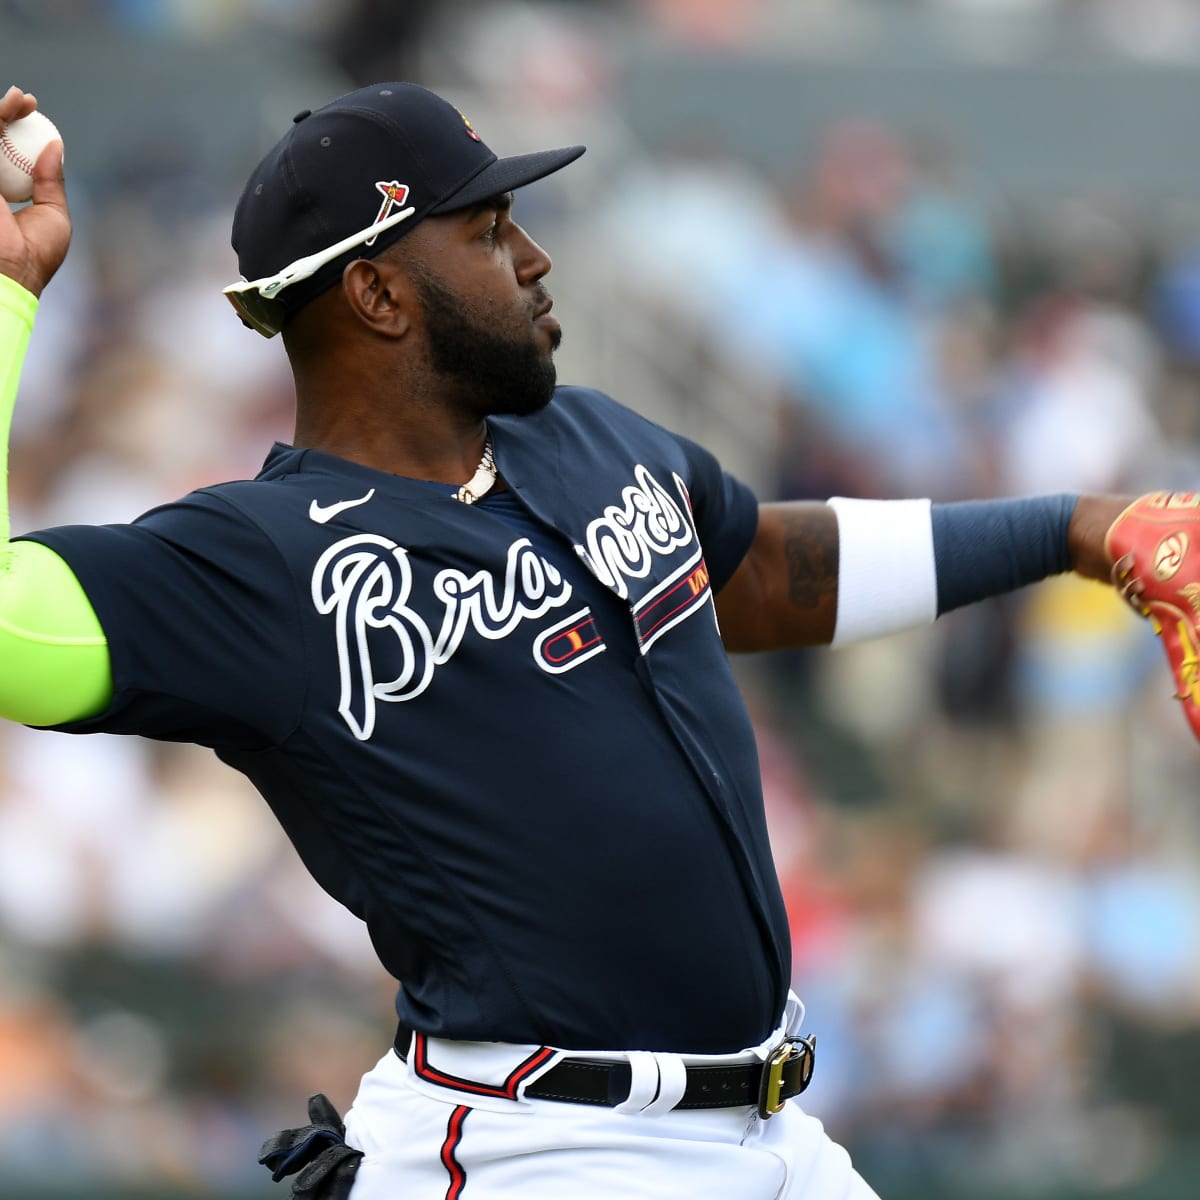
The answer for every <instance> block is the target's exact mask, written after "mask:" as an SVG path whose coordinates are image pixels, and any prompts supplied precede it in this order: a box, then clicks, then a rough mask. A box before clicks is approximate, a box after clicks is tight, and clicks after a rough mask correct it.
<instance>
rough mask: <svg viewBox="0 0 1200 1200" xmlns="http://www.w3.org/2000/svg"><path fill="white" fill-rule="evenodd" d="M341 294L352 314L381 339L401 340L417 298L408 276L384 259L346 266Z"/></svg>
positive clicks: (358, 260) (407, 327)
mask: <svg viewBox="0 0 1200 1200" xmlns="http://www.w3.org/2000/svg"><path fill="white" fill-rule="evenodd" d="M342 294H343V295H344V296H345V297H346V303H347V304H349V306H350V310H351V311H352V312H353V313H354V315H355V316H356V317H358V319H359V320H360V321H361V322H362V323H363V324H364V325H366V326H367V327H368V328H369V329H371V330H373V331H374V332H375V333H379V334H382V335H383V336H384V337H403V336H404V335H405V334H406V333H407V332H408V331H409V328H410V327H411V325H412V314H413V312H414V310H415V305H416V304H417V297H416V295H415V294H414V292H413V289H412V284H411V283H410V282H409V279H408V277H407V275H406V274H405V273H404V272H403V271H402V270H400V269H399V268H398V267H397V266H396V264H394V263H390V262H389V261H388V260H387V258H386V257H380V258H356V259H355V260H354V261H353V262H352V263H348V264H347V266H346V268H345V270H344V271H343V272H342Z"/></svg>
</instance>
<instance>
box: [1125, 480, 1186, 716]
mask: <svg viewBox="0 0 1200 1200" xmlns="http://www.w3.org/2000/svg"><path fill="white" fill-rule="evenodd" d="M1104 546H1105V549H1106V550H1107V551H1108V554H1109V557H1110V558H1111V559H1112V563H1113V583H1114V584H1115V586H1116V587H1117V589H1118V590H1119V591H1120V593H1121V595H1122V596H1123V597H1124V598H1125V600H1127V601H1128V602H1129V604H1131V605H1132V606H1133V607H1134V609H1136V610H1137V611H1138V612H1139V613H1141V614H1142V616H1144V617H1146V618H1148V619H1149V620H1150V622H1151V623H1152V624H1153V626H1154V632H1155V633H1157V634H1158V635H1159V637H1161V638H1162V644H1163V648H1164V649H1165V650H1166V652H1167V661H1168V662H1169V663H1170V664H1171V673H1172V674H1173V675H1174V677H1175V696H1176V699H1178V700H1179V701H1180V702H1181V703H1182V704H1183V712H1184V716H1186V717H1187V720H1188V724H1189V725H1190V726H1191V729H1192V733H1193V734H1195V736H1196V737H1197V738H1198V739H1200V493H1197V492H1153V493H1151V494H1150V495H1147V496H1139V497H1138V499H1137V500H1135V501H1134V502H1133V503H1132V504H1131V505H1130V506H1129V507H1128V508H1127V509H1126V510H1125V511H1124V512H1123V513H1122V514H1121V515H1120V516H1119V517H1118V518H1117V519H1116V520H1115V521H1114V522H1113V523H1112V525H1111V526H1110V527H1109V530H1108V533H1107V534H1106V535H1105V538H1104Z"/></svg>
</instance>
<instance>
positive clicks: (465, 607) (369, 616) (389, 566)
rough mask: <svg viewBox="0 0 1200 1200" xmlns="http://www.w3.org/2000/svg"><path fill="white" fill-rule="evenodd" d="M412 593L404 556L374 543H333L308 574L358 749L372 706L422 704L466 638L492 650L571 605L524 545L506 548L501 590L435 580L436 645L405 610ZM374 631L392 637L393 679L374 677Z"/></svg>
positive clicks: (453, 574)
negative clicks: (328, 621)
mask: <svg viewBox="0 0 1200 1200" xmlns="http://www.w3.org/2000/svg"><path fill="white" fill-rule="evenodd" d="M412 590H413V573H412V566H411V564H410V562H409V556H408V551H407V550H405V549H404V547H402V546H398V545H397V544H396V543H395V542H393V541H391V540H390V539H388V538H385V537H382V536H380V535H379V534H370V533H364V534H357V535H355V536H353V537H348V538H343V539H342V540H341V541H339V542H335V543H334V544H333V545H332V546H330V547H329V549H328V550H326V551H325V553H324V554H322V555H321V557H320V558H319V559H318V560H317V564H316V566H315V567H314V568H313V574H312V599H313V604H314V605H315V606H316V609H317V611H318V612H319V613H321V614H322V615H324V616H328V615H333V616H334V617H335V624H336V628H337V651H338V668H339V672H340V675H341V697H340V700H339V702H338V712H339V713H341V715H342V718H343V719H344V720H345V722H346V724H347V725H348V726H349V727H350V730H351V732H352V733H353V734H354V736H355V737H356V738H358V739H359V740H360V741H366V740H367V739H368V738H370V736H371V735H372V733H374V731H375V715H376V703H377V702H378V701H384V702H386V703H398V702H401V701H404V700H412V699H413V698H414V697H416V696H419V695H420V694H421V693H422V692H423V691H425V689H426V688H427V687H428V686H429V684H430V682H431V681H432V679H433V676H434V671H435V670H436V669H437V667H439V666H441V665H442V664H443V663H446V662H448V661H449V660H450V659H451V658H452V657H453V656H454V654H455V652H456V651H457V650H458V648H459V646H460V645H461V644H462V639H463V636H464V635H465V634H466V632H467V630H468V629H473V630H474V631H475V632H476V633H477V634H479V635H480V636H481V637H484V638H488V639H491V640H493V641H494V640H497V639H499V638H503V637H507V636H508V635H509V634H510V633H511V632H512V631H513V629H515V628H516V627H517V626H518V625H519V624H520V623H521V622H522V621H528V620H532V619H535V618H537V617H540V616H542V615H543V614H544V613H546V612H548V611H549V610H550V609H552V608H558V607H560V606H561V605H564V604H566V603H568V602H569V601H570V599H571V585H570V584H569V583H567V581H566V580H565V579H563V577H562V575H561V573H560V572H559V571H558V570H557V569H556V568H555V567H554V566H552V565H551V564H550V563H548V562H546V560H545V559H544V558H541V557H540V556H539V555H538V554H536V553H535V552H534V550H533V548H532V545H531V543H530V541H529V539H528V538H521V539H520V540H519V541H515V542H513V543H512V545H511V546H509V548H508V554H507V558H506V563H505V570H504V577H503V579H502V580H497V578H496V577H495V576H494V575H493V574H492V573H491V572H489V571H486V570H481V571H477V572H475V573H474V574H473V575H467V574H466V573H465V572H462V571H458V570H454V569H453V568H446V569H445V570H442V571H439V572H438V573H437V575H436V576H435V577H434V580H433V593H434V596H435V598H436V599H437V600H438V601H439V602H440V606H441V614H440V617H441V620H440V627H439V629H438V631H437V634H436V635H435V634H434V632H433V629H432V627H431V625H430V623H429V622H427V621H426V619H425V618H424V617H422V615H421V614H420V613H419V612H418V611H417V610H416V609H415V608H414V607H413V606H412V604H411V603H410V600H411V599H412ZM371 631H380V633H382V634H384V635H386V634H390V635H391V636H392V639H393V643H394V644H393V646H392V649H393V650H394V651H398V652H399V660H400V670H399V672H398V673H397V674H396V675H395V677H394V678H391V679H377V678H376V676H375V669H374V666H373V664H372V661H371V647H370V643H369V638H368V635H369V634H370V633H371ZM389 661H391V659H389Z"/></svg>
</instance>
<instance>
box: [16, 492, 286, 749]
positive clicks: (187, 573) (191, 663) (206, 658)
mask: <svg viewBox="0 0 1200 1200" xmlns="http://www.w3.org/2000/svg"><path fill="white" fill-rule="evenodd" d="M23 536H24V537H25V538H28V539H29V540H32V541H37V542H41V543H42V544H44V545H46V546H49V547H50V549H51V550H53V551H54V552H55V553H57V554H58V555H60V556H61V557H62V558H63V559H65V560H66V562H67V563H68V565H69V566H70V567H71V569H72V571H74V573H75V575H76V576H77V578H78V579H79V581H80V583H81V584H82V585H83V589H84V591H85V592H86V593H87V596H88V599H89V600H90V601H91V603H92V607H93V608H94V609H95V611H96V615H97V617H98V618H99V620H100V625H101V627H102V629H103V630H104V635H105V638H106V640H107V642H108V648H109V656H110V659H111V662H112V673H113V697H112V702H111V703H110V705H109V707H108V709H107V710H106V711H105V712H103V713H101V714H99V715H98V716H95V717H91V718H88V719H86V720H83V721H73V722H70V723H69V724H66V725H62V726H58V727H56V728H59V729H61V730H63V731H65V732H68V733H97V732H105V733H134V734H142V735H144V736H146V737H152V738H159V739H163V740H169V741H188V742H197V743H199V744H200V745H205V746H212V747H222V746H225V747H239V748H244V749H260V748H266V747H268V746H271V745H274V744H276V743H277V742H279V741H282V740H283V739H284V738H286V737H287V735H288V734H289V733H290V732H291V730H292V729H293V728H294V726H295V724H296V722H297V720H298V714H299V707H300V705H301V703H302V701H303V695H304V688H303V678H302V675H303V671H304V665H305V653H304V649H303V643H302V634H301V629H300V621H299V607H298V601H297V598H296V596H295V594H294V586H293V584H292V581H291V576H290V574H289V573H288V571H287V570H286V569H285V567H284V565H283V563H282V560H281V559H280V557H279V553H278V551H277V549H276V547H275V546H274V544H273V543H272V542H271V540H270V539H269V538H268V537H267V536H266V535H265V534H264V533H263V532H262V530H261V529H259V527H258V526H257V525H256V524H255V523H254V522H253V521H251V520H250V519H249V518H248V517H246V516H245V515H243V514H242V513H241V512H240V511H239V510H238V509H237V508H236V507H234V506H233V505H232V504H230V503H228V502H227V501H225V500H223V499H222V498H220V497H219V496H216V495H213V494H212V493H209V492H194V493H192V494H191V495H189V496H187V497H185V498H184V499H182V500H180V501H178V502H176V503H174V504H169V505H165V506H163V507H161V508H156V509H153V510H152V511H150V512H149V513H147V514H145V515H144V516H142V517H140V518H138V520H136V521H134V522H133V523H132V524H129V525H95V526H91V525H77V526H61V527H58V528H54V529H45V530H39V531H37V532H35V533H29V534H25V535H23Z"/></svg>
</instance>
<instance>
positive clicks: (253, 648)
mask: <svg viewBox="0 0 1200 1200" xmlns="http://www.w3.org/2000/svg"><path fill="white" fill-rule="evenodd" d="M490 425H491V429H492V434H493V440H494V444H495V454H496V461H497V465H498V468H499V470H500V473H501V475H502V476H503V478H504V480H505V482H506V483H507V486H508V489H509V491H508V492H505V493H501V494H499V495H496V496H492V497H485V498H484V500H483V501H481V502H480V503H478V504H476V505H471V506H468V505H464V504H461V503H459V502H457V501H456V500H454V499H453V498H452V497H451V492H452V490H453V489H451V488H449V487H445V486H442V485H438V484H431V483H427V482H422V481H418V480H411V479H405V478H400V477H397V476H393V475H390V474H387V473H385V472H381V471H377V470H372V469H370V468H368V467H364V466H361V465H358V464H356V463H352V462H348V461H346V460H343V459H340V458H337V457H334V456H332V455H328V454H324V453H320V452H317V451H312V450H296V449H293V448H291V447H286V446H276V447H275V448H274V450H273V451H272V453H271V455H270V457H269V458H268V459H267V462H266V465H265V467H264V469H263V471H262V473H261V474H260V475H259V476H258V478H257V479H255V480H249V481H240V482H235V483H227V484H222V485H220V486H216V487H211V488H205V489H202V490H200V491H197V492H194V493H192V494H190V495H188V496H186V497H184V498H183V499H182V500H180V501H178V502H177V503H174V504H170V505H166V506H164V507H162V508H158V509H155V510H153V511H152V512H150V513H148V514H146V515H145V516H144V517H142V518H140V519H139V520H137V521H136V522H134V523H133V524H130V525H120V526H99V527H94V526H72V527H65V528H59V529H53V530H45V531H41V532H38V533H36V534H31V535H28V536H31V537H33V538H35V539H36V540H38V541H40V542H43V543H45V544H46V545H48V546H50V547H51V548H52V549H54V550H55V551H56V552H57V553H59V554H60V555H61V556H62V557H63V558H65V559H66V560H67V562H68V563H69V564H70V565H71V567H72V568H73V570H74V571H75V573H76V574H77V575H78V577H79V579H80V580H81V582H82V584H83V586H84V588H85V590H86V591H87V594H88V596H89V597H90V598H91V601H92V603H93V605H94V606H95V609H96V612H97V614H98V615H99V618H100V621H101V624H102V626H103V628H104V630H105V633H106V635H107V638H108V643H109V649H110V653H111V659H112V668H113V680H114V695H113V699H112V703H111V705H110V707H109V708H108V710H107V711H106V712H104V713H103V714H102V715H100V716H98V717H96V718H94V719H91V720H87V721H80V722H76V723H73V724H71V725H69V726H65V727H64V728H66V729H68V730H69V731H71V732H77V733H85V732H92V731H98V730H103V731H107V732H114V733H137V734H143V735H146V736H149V737H154V738H163V739H171V740H186V741H192V742H197V743H200V744H202V745H205V746H210V747H212V748H213V749H214V750H215V751H216V753H217V754H218V755H219V756H220V757H221V758H222V759H223V760H224V761H225V762H227V763H229V764H230V765H231V766H233V767H235V768H236V769H238V770H239V771H242V772H244V773H245V774H246V775H247V776H248V777H249V778H250V779H251V780H252V781H253V783H254V784H255V786H256V787H257V788H258V789H259V791H260V792H261V793H262V794H263V796H264V797H265V798H266V800H267V801H268V803H269V804H270V805H271V807H272V809H273V810H274V812H275V813H276V815H277V816H278V818H279V820H280V822H281V823H282V825H283V827H284V829H285V830H286V831H287V834H288V836H289V837H290V838H291V840H292V842H293V843H294V845H295V847H296V849H297V851H298V852H299V854H300V855H301V857H302V858H303V860H304V862H305V863H306V865H307V866H308V868H309V870H310V871H311V872H312V874H313V875H314V876H315V877H316V879H317V880H318V881H319V882H320V883H321V885H322V886H323V887H324V888H326V890H328V891H329V892H330V893H331V894H332V895H333V896H335V897H336V898H337V899H338V900H340V901H341V902H342V903H343V904H345V905H346V906H347V907H348V908H350V909H351V911H353V912H354V913H356V914H357V915H358V916H360V917H361V918H362V919H363V920H364V921H365V922H366V923H367V927H368V929H369V931H370V935H371V938H372V941H373V944H374V946H375V948H376V950H377V951H378V954H379V957H380V959H381V961H382V963H383V965H384V966H385V967H386V969H387V970H388V971H389V972H390V973H391V974H392V975H394V976H395V977H396V979H397V980H398V981H399V982H400V990H399V994H398V998H397V1007H398V1009H399V1012H400V1014H401V1016H402V1017H403V1018H404V1019H405V1020H406V1021H407V1022H408V1023H410V1024H411V1025H413V1026H415V1027H416V1028H418V1029H421V1030H423V1031H425V1032H427V1033H430V1034H434V1035H439V1036H443V1037H452V1038H461V1039H469V1040H499V1041H511V1042H534V1043H544V1044H547V1045H553V1046H558V1047H563V1048H571V1049H587V1048H604V1047H611V1048H644V1049H657V1050H674V1051H694V1052H724V1051H730V1050H735V1049H739V1048H741V1047H743V1046H747V1045H752V1044H755V1043H757V1042H758V1041H760V1040H761V1039H762V1038H763V1037H765V1036H766V1034H767V1033H768V1032H769V1031H770V1029H771V1028H772V1027H773V1026H774V1024H775V1023H776V1021H777V1020H778V1017H779V1013H780V1012H781V1011H782V1009H783V1005H784V1002H785V998H786V995H787V986H788V978H789V962H788V937H787V929H786V918H785V914H784V908H783V904H782V900H781V897H780V893H779V888H778V885H777V882H776V879H775V874H774V870H773V866H772V861H771V855H770V849H769V846H768V842H767V835H766V828H765V823H764V818H763V806H762V796H761V787H760V781H759V769H758V758H757V753H756V747H755V742H754V736H753V731H752V729H751V726H750V722H749V719H748V717H747V714H746V711H745V709H744V706H743V704H742V701H741V698H740V696H739V693H738V690H737V687H736V685H735V682H734V679H733V676H732V673H731V671H730V667H729V663H728V660H727V658H726V654H725V651H724V647H723V646H722V643H721V641H720V636H719V631H718V629H717V624H716V617H715V609H714V605H713V593H714V590H715V589H719V588H720V587H721V585H722V584H723V583H724V582H725V581H726V580H728V579H729V577H730V576H731V575H732V573H733V571H734V570H735V569H736V567H737V565H738V563H739V561H740V560H741V558H742V557H743V555H744V554H745V552H746V550H747V547H748V546H749V544H750V541H751V539H752V537H753V535H754V530H755V527H756V520H757V505H756V502H755V500H754V497H753V496H752V495H751V494H750V492H749V491H748V489H746V488H745V487H744V486H743V485H742V484H740V483H738V482H736V481H735V480H733V479H732V478H730V477H729V476H728V475H726V474H725V473H723V472H722V471H721V469H720V467H719V465H718V464H717V462H716V460H715V459H714V458H713V457H712V456H711V455H710V454H709V453H707V452H706V451H704V450H702V449H701V448H700V447H698V446H696V445H695V444H694V443H692V442H689V441H688V440H687V439H684V438H681V437H678V436H676V435H674V434H671V433H668V432H667V431H665V430H662V429H660V428H659V427H658V426H656V425H654V424H652V423H651V422H648V421H646V420H645V419H644V418H642V417H639V416H637V415H636V414H634V413H632V412H631V411H629V410H628V409H626V408H624V407H622V406H620V405H618V404H617V403H616V402H615V401H613V400H611V399H609V398H608V397H606V396H603V395H601V394H600V393H598V392H594V391H587V390H583V389H576V388H560V389H559V390H558V392H557V394H556V397H555V400H554V401H553V403H552V404H551V405H550V406H548V407H547V408H546V409H545V410H544V411H543V412H541V413H538V414H536V415H534V416H530V417H521V418H497V419H494V420H492V421H491V422H490Z"/></svg>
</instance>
